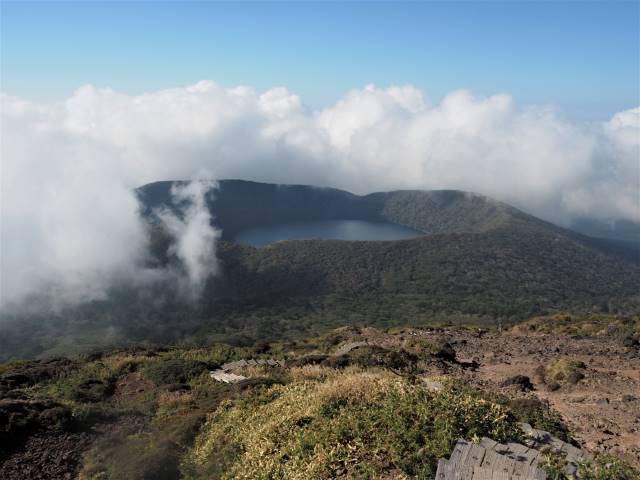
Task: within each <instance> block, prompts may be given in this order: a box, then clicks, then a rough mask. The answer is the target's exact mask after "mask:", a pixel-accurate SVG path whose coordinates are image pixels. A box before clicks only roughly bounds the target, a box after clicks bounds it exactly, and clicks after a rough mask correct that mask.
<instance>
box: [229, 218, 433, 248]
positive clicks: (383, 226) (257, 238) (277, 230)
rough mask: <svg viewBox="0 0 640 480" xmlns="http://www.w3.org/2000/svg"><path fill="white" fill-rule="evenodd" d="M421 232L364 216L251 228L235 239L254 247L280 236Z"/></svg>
mask: <svg viewBox="0 0 640 480" xmlns="http://www.w3.org/2000/svg"><path fill="white" fill-rule="evenodd" d="M422 234H423V233H422V232H420V231H418V230H414V229H412V228H407V227H403V226H401V225H396V224H394V223H381V222H367V221H363V220H320V221H314V222H302V223H282V224H278V225H271V226H268V227H256V228H249V229H247V230H243V231H241V232H239V233H238V234H237V235H236V236H235V237H234V238H233V241H234V242H236V243H241V244H243V245H251V246H253V247H264V246H265V245H269V244H270V243H274V242H278V241H280V240H310V239H333V240H400V239H402V238H411V237H417V236H420V235H422Z"/></svg>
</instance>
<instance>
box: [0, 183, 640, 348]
mask: <svg viewBox="0 0 640 480" xmlns="http://www.w3.org/2000/svg"><path fill="white" fill-rule="evenodd" d="M170 185H171V184H170V182H165V183H159V184H152V185H149V186H146V187H144V188H142V189H140V190H139V194H140V198H141V201H142V203H143V210H144V213H145V214H146V215H149V214H150V212H151V209H152V208H153V207H154V206H158V205H160V204H162V203H163V202H165V201H166V200H167V199H168V198H169V191H170ZM212 209H213V211H214V213H215V217H216V221H217V222H218V224H219V225H218V226H219V227H220V228H221V229H222V235H223V238H222V241H220V242H219V243H218V245H217V256H218V260H219V264H220V269H219V271H220V274H219V275H218V276H216V277H213V278H210V279H209V281H208V282H207V284H206V286H205V290H204V294H203V296H202V298H201V299H200V301H199V302H186V301H184V300H182V299H180V298H176V290H177V289H176V286H175V285H173V284H171V283H170V282H169V283H165V284H157V285H154V287H153V288H151V287H149V289H147V290H145V289H140V288H138V287H134V286H133V285H114V286H113V288H112V290H111V291H110V292H109V295H108V296H107V298H106V299H104V300H96V301H93V302H89V303H86V304H81V305H78V306H75V307H73V308H71V307H69V308H63V309H61V310H60V311H59V312H58V313H56V314H51V313H50V312H49V311H47V310H46V309H45V311H46V312H47V313H46V314H33V313H31V314H23V313H13V314H10V313H7V314H3V315H2V318H0V361H1V360H11V359H15V358H17V359H21V358H34V357H41V358H44V357H48V356H55V355H60V354H65V355H66V354H74V353H80V352H82V351H93V350H96V349H98V348H113V347H124V346H131V345H144V346H153V345H154V344H167V343H177V342H185V344H188V345H189V346H195V345H199V346H209V345H214V344H217V343H229V344H233V345H238V346H251V345H253V344H254V342H255V341H256V340H261V341H268V342H273V341H280V340H299V339H302V338H305V337H309V336H317V335H322V334H325V333H327V332H328V331H330V330H331V329H333V328H337V327H339V326H343V325H353V326H356V327H357V326H362V325H370V326H375V327H378V328H388V327H393V326H398V325H413V326H422V325H435V324H450V325H464V324H475V325H479V326H480V325H481V326H485V327H487V326H493V325H502V326H509V325H511V324H513V323H515V322H518V321H521V320H525V319H529V318H531V317H536V316H537V317H539V316H544V315H548V314H550V312H557V311H558V310H560V311H565V312H571V313H572V314H574V315H582V314H585V313H588V312H595V313H596V314H600V313H611V314H620V315H627V314H630V313H637V312H638V310H639V309H640V297H639V296H638V291H640V265H639V264H638V262H637V259H636V260H635V261H634V260H633V259H629V258H626V257H623V256H620V255H615V254H612V253H611V251H609V250H607V249H606V248H604V247H603V246H602V245H599V244H596V243H594V242H593V241H592V240H590V239H588V238H586V237H582V236H580V235H577V234H575V233H572V232H570V231H567V230H563V229H561V228H558V227H555V226H553V225H550V224H548V223H545V222H542V221H540V220H538V219H535V218H533V217H531V216H528V215H525V214H524V213H522V212H519V211H518V210H516V209H514V208H511V207H509V206H507V205H504V204H501V203H499V202H495V201H492V200H490V199H486V198H484V197H480V196H476V195H467V194H465V193H464V192H455V191H439V192H418V191H411V192H389V193H378V194H372V195H368V196H365V197H357V196H354V195H351V194H348V193H347V192H340V191H337V190H331V189H314V188H310V187H285V186H274V185H264V184H255V183H251V182H237V181H228V182H222V183H221V188H220V191H219V192H218V194H217V195H216V200H215V203H214V204H213V205H212ZM339 218H352V219H363V220H373V221H375V220H377V221H392V222H396V223H399V224H402V225H406V226H410V227H414V228H418V229H421V230H423V231H425V232H427V234H426V235H424V236H421V237H417V238H413V239H407V240H401V241H396V242H375V241H371V242H366V241H360V242H344V241H330V240H327V241H319V240H308V241H290V242H286V241H285V242H278V243H277V244H274V245H271V246H269V247H266V248H261V249H255V248H251V247H245V246H241V245H236V244H233V243H230V242H229V241H228V240H229V239H230V238H232V237H233V235H234V233H235V232H237V231H239V230H241V229H242V228H246V227H248V226H259V225H268V224H273V223H277V222H282V221H296V220H301V219H302V220H321V219H339ZM150 222H151V223H150V227H149V243H150V245H149V248H150V250H151V252H150V253H151V254H150V257H153V259H152V260H150V266H160V265H166V264H171V263H172V262H175V261H176V259H174V258H172V257H171V255H170V251H169V249H168V247H169V245H170V237H169V236H168V235H167V233H166V232H164V231H163V230H162V228H160V226H159V225H158V224H154V223H153V222H152V221H151V220H150ZM38 301H39V299H38V298H34V299H33V301H32V302H31V303H32V304H33V305H31V306H32V307H34V308H33V309H32V310H33V311H38V308H35V306H36V305H37V303H38ZM624 328H626V327H624ZM585 331H588V329H587V330H585ZM578 333H579V332H578ZM636 340H637V339H636Z"/></svg>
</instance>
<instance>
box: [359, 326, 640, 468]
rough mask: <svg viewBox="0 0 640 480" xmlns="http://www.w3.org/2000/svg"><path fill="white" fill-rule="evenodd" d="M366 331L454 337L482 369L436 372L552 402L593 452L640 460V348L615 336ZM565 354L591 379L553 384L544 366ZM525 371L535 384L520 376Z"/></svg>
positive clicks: (389, 342)
mask: <svg viewBox="0 0 640 480" xmlns="http://www.w3.org/2000/svg"><path fill="white" fill-rule="evenodd" d="M363 333H364V337H365V338H367V339H368V340H369V341H371V342H375V343H378V344H380V345H383V346H387V347H391V348H394V347H395V348H397V347H400V346H401V345H403V344H404V343H407V342H408V341H411V339H414V338H425V339H430V340H433V341H434V342H435V341H442V340H443V339H444V340H446V341H448V342H449V343H450V344H451V345H452V346H453V347H454V349H455V351H456V353H457V358H458V360H459V361H461V362H466V363H471V362H475V363H477V368H460V369H452V368H448V369H446V371H443V370H438V369H437V368H436V369H435V370H434V371H433V374H434V375H439V374H445V375H452V376H455V377H459V378H463V379H464V380H465V381H466V382H469V384H471V385H474V386H477V387H479V388H481V389H483V390H487V391H494V392H499V393H504V394H506V395H507V396H509V397H515V398H537V399H539V400H542V401H545V402H548V403H549V404H550V405H551V407H552V408H553V409H554V410H556V411H558V412H559V413H560V414H561V415H562V417H563V418H564V420H565V421H566V422H567V423H568V424H569V425H570V426H571V430H572V433H573V434H574V437H575V438H576V440H578V442H580V443H581V444H582V445H584V447H586V448H587V449H589V450H592V451H601V452H610V453H615V454H617V455H619V456H621V457H622V458H625V459H626V460H628V461H630V462H631V463H633V464H635V465H637V466H640V348H639V347H638V345H629V346H625V345H624V342H623V340H622V339H621V338H619V337H615V336H607V335H603V336H593V337H580V336H577V335H566V336H558V335H526V334H521V333H519V332H516V333H511V332H503V333H500V332H484V331H481V330H460V329H450V330H449V329H433V330H422V329H416V330H406V331H404V332H403V333H402V334H398V335H387V334H384V333H381V332H379V331H375V330H364V332H363ZM559 359H570V360H575V361H580V362H583V363H584V365H585V367H586V368H584V370H583V371H584V378H583V379H581V380H579V381H578V382H577V383H575V384H568V385H563V386H561V387H560V388H557V389H556V388H555V387H554V386H551V387H550V386H549V385H547V384H546V383H545V382H544V380H543V379H542V378H541V375H540V373H539V370H540V367H541V366H544V365H548V364H550V363H552V362H554V361H557V360H559ZM516 376H525V377H527V378H528V379H529V381H530V382H531V386H532V388H531V389H528V388H523V387H522V385H521V384H520V383H518V382H516V384H515V385H507V384H508V383H509V380H512V379H514V377H516Z"/></svg>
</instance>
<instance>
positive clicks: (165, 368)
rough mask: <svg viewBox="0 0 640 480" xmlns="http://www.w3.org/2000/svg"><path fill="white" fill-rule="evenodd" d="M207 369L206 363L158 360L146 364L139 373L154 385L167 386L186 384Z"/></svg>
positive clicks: (183, 360) (171, 359) (169, 359)
mask: <svg viewBox="0 0 640 480" xmlns="http://www.w3.org/2000/svg"><path fill="white" fill-rule="evenodd" d="M209 369H210V367H209V365H208V364H207V363H205V362H201V361H198V360H185V359H182V358H160V359H158V360H154V361H153V362H150V363H148V364H146V365H145V366H144V367H143V368H142V369H141V372H142V375H143V376H144V377H145V378H146V379H148V380H151V381H152V382H153V383H155V384H156V385H168V384H175V383H186V382H188V381H189V380H191V379H192V378H195V377H197V376H198V375H200V374H201V373H203V372H205V371H207V370H209Z"/></svg>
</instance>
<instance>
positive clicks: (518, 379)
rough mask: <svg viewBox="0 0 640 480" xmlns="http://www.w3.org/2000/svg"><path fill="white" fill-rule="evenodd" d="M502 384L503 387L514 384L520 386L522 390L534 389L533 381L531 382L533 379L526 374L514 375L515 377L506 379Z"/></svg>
mask: <svg viewBox="0 0 640 480" xmlns="http://www.w3.org/2000/svg"><path fill="white" fill-rule="evenodd" d="M501 385H502V386H503V387H508V386H511V385H514V386H516V387H518V389H519V390H520V391H521V392H526V391H530V390H533V389H534V387H533V383H531V379H530V378H529V377H527V376H526V375H514V376H513V377H509V378H507V379H505V380H504V381H503V382H502V384H501Z"/></svg>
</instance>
